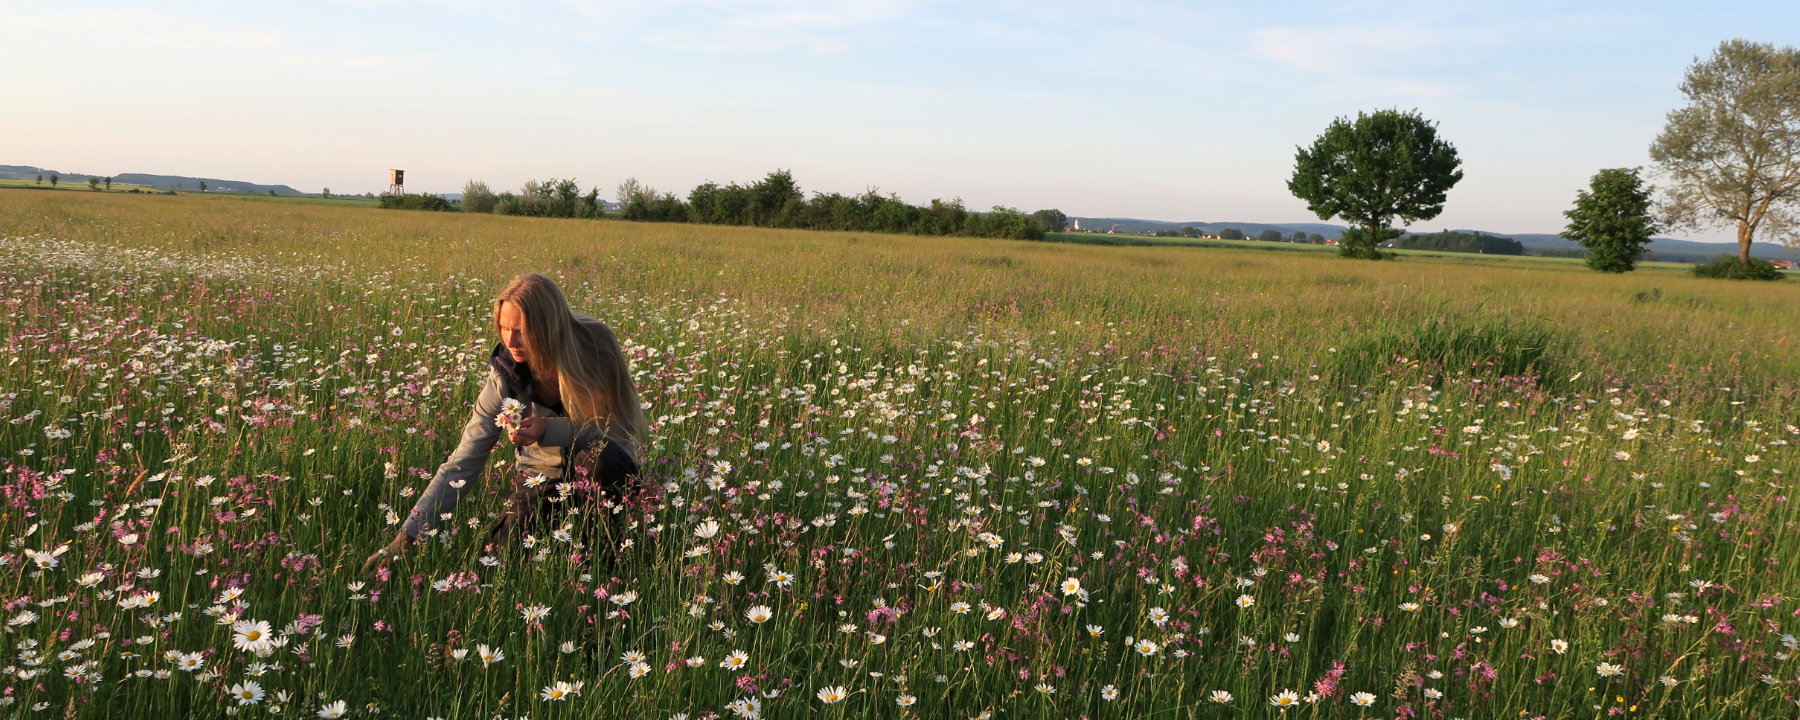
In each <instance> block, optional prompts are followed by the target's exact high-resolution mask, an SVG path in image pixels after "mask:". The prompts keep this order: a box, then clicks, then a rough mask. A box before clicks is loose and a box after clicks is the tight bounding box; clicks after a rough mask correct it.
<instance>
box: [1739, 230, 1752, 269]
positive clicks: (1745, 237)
mask: <svg viewBox="0 0 1800 720" xmlns="http://www.w3.org/2000/svg"><path fill="white" fill-rule="evenodd" d="M1755 232H1756V226H1754V225H1751V224H1750V223H1748V222H1745V221H1743V220H1739V221H1738V264H1739V265H1749V264H1750V236H1751V234H1752V233H1755Z"/></svg>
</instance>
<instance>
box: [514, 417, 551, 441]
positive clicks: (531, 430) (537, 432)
mask: <svg viewBox="0 0 1800 720" xmlns="http://www.w3.org/2000/svg"><path fill="white" fill-rule="evenodd" d="M508 437H509V438H510V439H511V440H512V441H513V444H514V445H517V446H519V447H525V446H527V445H536V444H538V441H539V440H542V439H544V419H543V418H541V417H538V416H536V415H526V416H525V417H523V418H521V419H520V420H519V427H518V428H517V429H515V430H513V431H512V433H510V434H509V435H508Z"/></svg>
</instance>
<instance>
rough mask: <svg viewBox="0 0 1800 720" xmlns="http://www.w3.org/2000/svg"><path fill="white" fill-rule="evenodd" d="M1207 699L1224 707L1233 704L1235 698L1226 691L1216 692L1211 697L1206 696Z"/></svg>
mask: <svg viewBox="0 0 1800 720" xmlns="http://www.w3.org/2000/svg"><path fill="white" fill-rule="evenodd" d="M1206 699H1208V700H1211V701H1213V702H1216V703H1219V704H1221V705H1223V704H1225V703H1228V702H1231V701H1232V700H1233V699H1235V698H1233V697H1232V696H1231V693H1229V692H1226V691H1224V690H1214V691H1212V694H1211V695H1208V696H1206Z"/></svg>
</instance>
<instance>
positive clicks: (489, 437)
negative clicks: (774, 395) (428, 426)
mask: <svg viewBox="0 0 1800 720" xmlns="http://www.w3.org/2000/svg"><path fill="white" fill-rule="evenodd" d="M494 327H495V329H496V330H497V331H498V332H499V334H500V343H499V344H498V345H496V346H495V347H494V354H493V357H492V359H491V360H490V361H489V364H490V365H491V366H492V368H493V369H492V372H490V373H488V376H487V381H486V382H485V383H483V384H482V386H481V394H480V395H478V396H476V398H475V407H474V410H473V412H471V413H470V416H469V422H468V424H466V425H464V426H463V432H462V441H461V442H460V443H459V444H458V445H457V446H456V450H455V451H454V452H452V453H450V458H449V459H448V460H446V461H445V462H444V464H443V465H440V466H439V467H438V471H437V475H436V476H435V477H433V478H432V479H431V485H430V486H428V487H426V488H425V492H424V494H422V495H420V496H419V501H418V503H417V504H415V505H414V506H413V510H412V513H411V515H410V516H408V517H407V519H406V523H405V524H404V525H402V526H401V529H400V532H399V533H397V534H396V535H394V541H393V542H391V543H388V545H387V547H384V548H382V549H380V550H378V551H376V552H375V554H373V555H370V556H369V559H368V560H367V561H365V562H364V563H363V569H364V571H365V572H366V571H370V570H373V569H374V568H377V567H384V566H386V565H387V563H388V562H390V561H391V560H393V559H394V558H397V557H400V556H401V555H402V554H404V553H405V551H406V548H407V546H408V545H410V544H412V543H413V542H414V541H416V540H417V539H418V537H419V535H420V534H421V533H427V532H430V531H431V530H432V529H433V528H436V527H437V525H438V523H439V522H441V521H442V520H443V519H444V518H445V517H446V516H447V515H448V514H449V513H450V511H451V510H453V509H454V508H455V507H456V505H457V503H458V502H459V501H461V500H462V498H463V496H464V495H465V494H467V493H468V491H469V487H468V482H469V480H471V479H473V478H474V477H475V476H476V475H478V474H480V472H481V470H482V468H483V467H484V466H486V465H487V460H488V455H489V453H490V452H492V450H493V448H494V443H495V442H496V441H497V440H498V439H499V437H500V434H501V432H502V431H505V432H506V435H507V438H508V439H509V440H511V441H512V442H513V444H514V445H516V446H517V447H518V464H517V466H516V470H515V472H514V473H513V474H512V493H511V494H510V495H509V496H508V497H507V500H506V505H505V507H504V509H503V510H502V511H501V514H500V520H499V522H497V523H496V524H495V525H494V527H493V530H492V531H491V532H490V539H491V540H492V541H493V542H495V543H504V542H508V541H511V540H512V539H514V538H519V537H523V536H525V535H534V536H539V537H542V536H543V535H545V534H547V533H549V532H552V531H554V530H556V529H559V528H560V527H561V526H562V523H564V522H569V523H572V524H576V525H579V526H581V530H579V531H578V532H579V534H580V535H582V536H583V540H584V541H586V542H588V543H589V544H592V542H593V539H594V538H593V536H592V533H593V531H594V530H595V528H594V527H593V525H595V524H598V523H602V522H604V515H605V514H604V513H603V512H602V510H601V507H600V504H601V503H600V499H599V497H598V496H600V495H606V496H610V497H612V498H614V499H620V498H622V496H623V495H624V494H625V493H626V492H627V491H628V490H629V489H630V488H631V487H632V486H633V485H634V484H635V482H636V478H637V474H638V464H637V461H636V459H635V457H634V455H635V454H636V450H637V447H638V441H639V439H640V432H641V430H642V428H643V427H644V410H643V406H642V405H641V404H640V403H639V402H638V394H637V389H636V388H635V387H634V386H633V385H632V382H631V372H630V370H629V368H627V367H626V365H625V356H624V354H623V353H622V352H621V351H620V349H619V341H618V339H617V338H616V337H614V336H613V332H612V329H611V328H609V327H607V326H606V324H605V323H602V322H600V321H599V320H595V319H594V318H591V317H588V316H586V315H583V314H580V313H577V312H575V311H573V310H571V309H570V308H569V302H568V300H567V299H566V298H564V296H563V292H562V289H561V288H559V287H557V286H556V283H555V282H553V281H552V280H550V278H547V277H544V276H543V275H539V274H537V273H532V274H529V275H520V276H519V277H516V278H513V281H512V282H510V283H508V284H507V285H506V288H505V289H504V290H501V291H500V296H499V297H497V298H495V299H494ZM596 515H599V516H600V517H594V516H596ZM602 532H604V530H602Z"/></svg>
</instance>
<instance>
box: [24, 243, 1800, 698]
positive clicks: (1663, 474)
mask: <svg viewBox="0 0 1800 720" xmlns="http://www.w3.org/2000/svg"><path fill="white" fill-rule="evenodd" d="M504 280H505V278H504V277H486V276H483V275H481V274H479V273H477V272H472V271H471V272H467V273H464V272H448V273H446V272H421V271H416V270H415V269H411V268H405V267H398V266H391V267H390V266H380V265H368V266H364V267H358V266H356V265H355V264H353V263H347V262H346V263H332V262H327V261H324V260H322V259H320V258H315V257H300V256H280V255H278V254H276V253H266V254H260V255H259V254H257V253H255V252H250V251H234V252H220V251H208V252H199V251H190V250H182V249H179V248H166V247H165V248H154V247H147V246H137V245H131V244H124V243H122V244H106V243H99V242H92V241H86V240H71V239H68V238H62V237H54V236H50V235H13V236H5V237H0V283H4V286H5V287H6V288H7V292H6V293H5V294H4V297H3V298H0V301H3V302H4V303H5V305H6V307H5V314H4V320H3V321H0V322H4V324H5V333H4V345H0V417H3V418H5V419H6V421H7V422H6V423H5V424H0V451H3V452H4V456H3V458H0V472H3V473H4V474H3V475H0V537H3V538H4V543H5V546H4V548H0V602H4V603H5V607H4V613H3V614H0V626H3V627H4V633H3V634H0V642H4V643H5V648H4V650H5V657H4V659H0V669H3V670H4V677H3V678H0V717H14V716H16V717H115V716H116V717H176V716H183V715H193V716H201V717H211V716H263V715H272V716H294V717H309V718H310V717H322V718H333V717H377V716H382V717H389V716H391V717H404V718H427V717H438V718H493V717H506V718H512V717H532V718H556V717H646V718H665V717H667V718H691V719H700V718H758V717H770V718H774V717H798V716H814V715H817V716H825V717H834V716H845V717H910V716H919V717H959V718H960V717H1071V718H1073V717H1088V718H1109V717H1235V716H1251V717H1267V718H1279V717H1395V718H1415V717H1416V718H1565V717H1612V716H1624V717H1743V718H1749V717H1793V716H1794V714H1795V713H1796V712H1800V706H1797V705H1796V699H1797V698H1800V664H1797V663H1796V661H1795V660H1794V655H1795V654H1796V653H1800V640H1797V639H1796V634H1800V597H1797V595H1800V583H1797V582H1796V581H1797V580H1800V573H1797V571H1796V570H1795V563H1796V561H1800V558H1797V557H1796V555H1797V554H1800V553H1797V552H1796V546H1795V535H1794V521H1795V515H1794V511H1793V509H1792V505H1791V503H1790V502H1789V492H1790V490H1789V488H1788V485H1789V480H1788V475H1790V474H1792V473H1793V472H1794V471H1795V463H1794V453H1793V450H1792V444H1793V443H1794V442H1796V441H1797V440H1800V428H1797V427H1796V426H1795V425H1794V424H1793V423H1794V422H1795V421H1796V420H1797V419H1800V418H1796V417H1795V416H1794V415H1793V414H1792V409H1793V408H1792V405H1791V403H1788V402H1785V401H1781V400H1780V399H1779V398H1772V397H1761V396H1759V397H1749V396H1745V397H1743V398H1739V399H1733V400H1721V399H1719V398H1721V397H1731V396H1730V395H1729V393H1728V392H1726V391H1721V390H1719V389H1717V388H1714V389H1713V390H1712V391H1711V393H1710V394H1708V395H1706V396H1705V397H1704V399H1694V398H1692V397H1690V396H1689V395H1688V394H1687V393H1684V392H1681V391H1679V389H1678V388H1677V389H1674V390H1671V389H1668V388H1671V387H1675V386H1666V385H1648V386H1634V385H1631V384H1629V383H1626V382H1622V381H1617V382H1615V381H1614V380H1613V379H1611V378H1605V377H1604V374H1603V373H1598V372H1596V373H1595V376H1596V377H1602V379H1601V380H1600V381H1599V382H1594V378H1590V380H1589V382H1588V383H1587V384H1580V383H1575V382H1565V381H1560V380H1559V381H1558V382H1550V381H1549V380H1548V379H1545V378H1532V377H1520V376H1511V377H1508V376H1498V377H1497V376H1494V375H1493V374H1491V373H1483V372H1481V370H1480V368H1479V367H1476V368H1461V369H1459V368H1444V369H1443V372H1441V373H1429V372H1423V371H1415V370H1416V368H1415V369H1413V370H1409V369H1407V368H1408V366H1407V365H1406V364H1405V363H1398V364H1397V366H1398V367H1399V368H1400V369H1399V370H1397V371H1395V372H1391V373H1377V374H1374V375H1373V377H1374V379H1373V380H1367V381H1364V382H1351V381H1348V379H1347V377H1348V376H1347V374H1344V373H1338V372H1331V371H1327V370H1320V369H1318V368H1319V367H1320V366H1319V365H1316V364H1315V365H1311V366H1310V367H1309V366H1308V365H1307V364H1304V363H1299V364H1297V363H1294V362H1291V361H1289V362H1282V361H1280V359H1279V358H1278V357H1274V356H1273V355H1270V356H1266V357H1265V356H1264V355H1263V353H1262V352H1261V351H1259V350H1258V349H1256V348H1254V347H1238V348H1236V349H1233V350H1230V351H1229V352H1223V351H1221V352H1216V353H1213V354H1205V353H1191V354H1185V355H1184V354H1181V353H1178V352H1176V353H1173V354H1172V353H1171V352H1168V351H1166V350H1165V351H1164V352H1158V353H1152V352H1148V351H1146V352H1136V351H1131V350H1126V349H1123V348H1129V347H1134V344H1133V342H1132V340H1131V338H1129V337H1125V336H1126V335H1127V334H1129V333H1131V332H1133V331H1132V330H1131V329H1129V328H1127V327H1125V326H1123V325H1119V324H1113V323H1109V321H1108V320H1107V318H1105V317H1095V318H1093V319H1092V321H1091V322H1090V323H1089V324H1088V325H1086V326H1085V330H1084V332H1083V333H1082V334H1081V335H1079V339H1077V338H1074V337H1065V336H1058V335H1054V334H1051V333H1033V332H1024V331H1019V330H1017V329H1010V328H1006V327H999V326H994V327H989V326H983V325H980V324H970V325H967V326H966V327H963V328H962V329H960V330H958V331H946V332H942V333H939V334H935V335H932V336H929V337H926V338H924V339H922V340H917V339H914V338H913V337H912V336H910V335H904V336H903V335H895V334H893V333H890V332H888V330H889V328H888V327H886V326H884V325H883V324H882V323H883V322H884V321H882V320H881V319H879V318H876V319H872V320H870V321H868V322H867V323H866V324H865V325H863V326H861V327H858V328H853V329H850V330H845V329H844V328H839V327H832V328H825V327H820V326H819V325H818V324H816V323H811V322H808V321H807V319H806V318H803V317H794V316H793V314H791V313H783V312H780V311H779V310H778V309H770V308H768V307H767V306H763V305H759V304H756V303H753V302H749V301H747V299H746V297H747V296H748V295H750V294H752V292H753V291H751V290H746V291H745V292H744V293H740V294H733V293H729V292H726V293H713V292H707V293H699V292H682V291H660V292H643V291H636V290H619V289H617V288H615V287H611V286H609V285H607V284H606V283H605V282H604V278H602V277H597V276H591V275H584V274H583V273H581V272H579V271H573V270H571V271H566V272H561V273H559V275H558V280H559V282H560V283H561V284H562V286H563V288H564V289H565V291H566V292H567V293H568V295H569V296H570V299H571V302H572V303H573V304H574V305H575V306H576V307H577V308H579V309H582V310H584V311H586V312H589V313H591V314H593V315H595V316H596V317H600V318H602V319H604V320H606V321H607V322H609V323H610V324H612V325H613V327H614V328H615V329H616V330H617V331H618V334H619V336H620V338H621V339H622V341H623V343H624V344H625V350H626V353H627V355H628V357H629V359H630V361H631V363H632V369H633V373H634V375H635V377H636V379H637V383H638V388H639V390H640V392H641V393H642V395H643V398H644V401H645V403H646V406H647V414H648V417H649V418H650V419H651V420H652V423H651V427H650V429H649V435H650V437H649V441H648V442H647V444H646V447H645V448H644V449H643V451H642V453H641V455H642V457H641V458H640V460H641V462H642V466H643V478H642V483H643V491H642V493H640V494H639V495H638V496H636V497H634V498H631V499H629V500H627V501H625V502H621V503H613V504H608V505H606V506H605V507H602V508H599V509H598V510H597V511H596V512H592V513H589V514H588V515H587V516H585V517H584V516H581V515H577V516H575V517H574V518H572V519H571V521H570V523H569V524H568V525H566V526H564V527H562V528H559V529H557V530H555V531H553V532H551V533H549V534H548V535H546V536H543V537H535V536H534V537H528V538H526V539H525V541H524V542H522V543H519V544H515V545H510V546H493V545H490V544H488V543H487V529H488V527H489V526H490V525H491V523H492V522H493V519H494V517H495V513H496V512H497V510H498V508H499V504H500V500H501V498H502V494H503V493H504V492H505V488H506V479H505V478H506V473H507V472H508V470H509V468H508V467H507V465H508V462H509V460H510V458H511V457H512V452H511V449H510V448H509V447H507V446H505V445H504V443H503V444H502V446H501V447H499V448H497V449H496V452H495V455H494V460H493V462H492V467H491V468H490V470H489V472H488V473H486V474H485V475H484V477H482V478H481V479H480V480H479V483H480V486H479V487H478V488H476V489H475V490H474V492H472V493H471V494H470V495H469V496H468V498H467V499H466V500H465V501H464V503H463V504H462V505H460V506H459V507H458V509H457V511H456V513H455V514H454V516H452V517H451V518H449V520H448V521H447V522H445V523H444V524H443V525H442V526H441V527H440V528H439V530H438V531H436V532H434V533H432V534H430V535H428V536H426V537H423V538H421V540H422V541H423V542H421V543H419V544H417V545H415V546H414V547H413V548H412V549H411V550H409V552H408V553H407V554H406V556H405V557H404V558H403V559H401V560H399V561H397V562H396V563H395V564H394V565H393V566H392V567H391V568H389V569H387V570H383V571H380V572H377V573H374V574H370V575H364V574H362V572H361V570H360V565H361V561H362V559H363V557H365V556H366V555H367V554H368V553H369V552H372V551H373V550H375V549H376V548H378V547H380V546H381V545H383V544H385V542H386V541H387V539H388V538H390V537H392V535H393V533H394V531H395V529H396V527H397V525H398V524H399V523H400V522H401V521H402V520H403V518H404V516H405V514H406V513H407V512H409V511H410V509H411V508H412V505H413V502H414V500H416V498H417V496H418V493H419V492H421V491H422V490H423V489H424V488H425V486H426V484H427V483H428V482H429V480H430V478H431V477H432V475H433V473H434V472H435V470H436V467H437V464H438V463H440V462H442V461H443V459H444V456H445V455H446V453H447V452H448V451H449V450H450V449H451V448H452V447H453V446H454V445H455V441H456V437H457V433H458V431H459V429H460V427H461V424H462V422H463V421H464V420H465V419H466V417H467V413H468V404H469V402H470V401H471V400H472V399H473V396H474V393H475V390H476V389H477V387H478V386H479V382H480V380H481V379H482V377H483V376H484V374H485V373H486V372H487V368H486V360H487V356H488V351H489V350H490V349H491V348H492V346H493V343H494V338H493V334H492V331H491V329H490V328H491V323H490V320H489V317H488V313H489V305H488V303H489V302H490V301H491V298H492V296H493V294H494V293H495V292H496V291H497V290H498V288H499V287H500V285H501V284H502V283H503V282H504ZM1174 356H1179V357H1177V358H1176V359H1174V360H1171V357H1174ZM1569 370H1571V371H1572V373H1571V374H1574V373H1582V372H1584V371H1583V369H1582V368H1580V367H1575V368H1569ZM1721 393H1724V394H1721ZM577 524H588V525H591V526H592V527H597V528H600V529H601V532H600V533H599V534H598V536H597V537H598V539H596V540H594V541H593V542H592V544H591V545H589V544H584V543H583V542H582V540H581V538H582V537H584V534H583V533H582V532H581V531H580V528H578V527H577Z"/></svg>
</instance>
